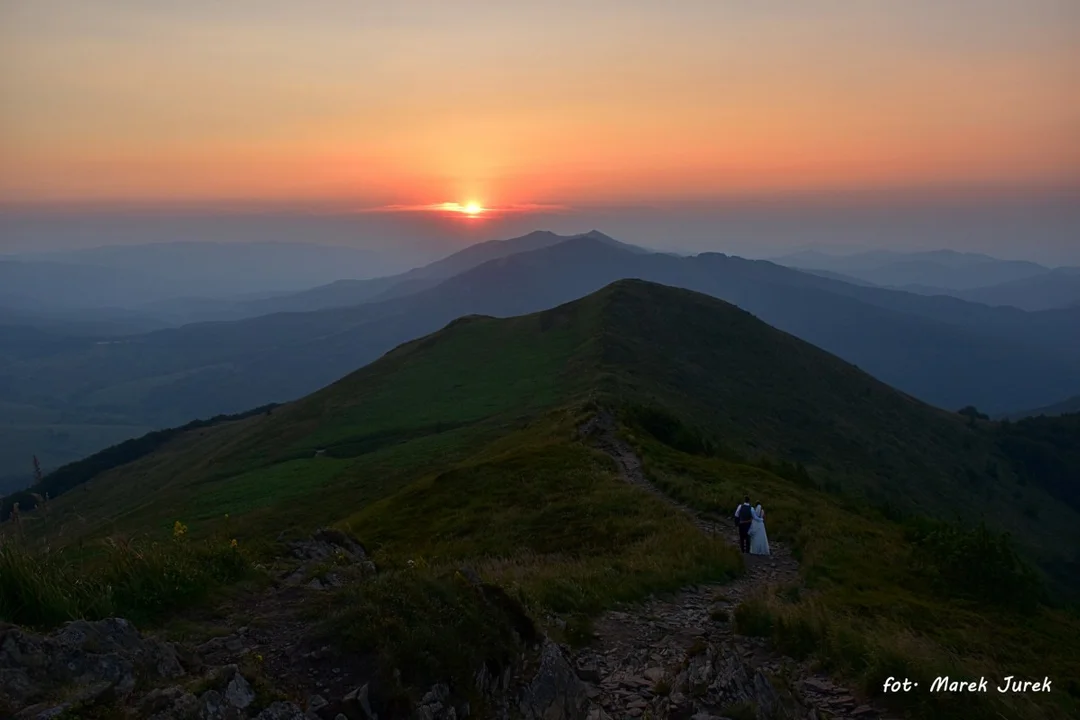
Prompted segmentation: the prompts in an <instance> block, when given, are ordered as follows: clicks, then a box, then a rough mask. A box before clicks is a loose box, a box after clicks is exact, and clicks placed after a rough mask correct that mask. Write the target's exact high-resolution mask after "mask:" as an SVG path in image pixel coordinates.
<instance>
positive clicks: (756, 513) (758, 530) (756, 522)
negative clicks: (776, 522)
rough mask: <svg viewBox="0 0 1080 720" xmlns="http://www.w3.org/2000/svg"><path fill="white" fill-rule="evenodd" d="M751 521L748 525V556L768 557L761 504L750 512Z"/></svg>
mask: <svg viewBox="0 0 1080 720" xmlns="http://www.w3.org/2000/svg"><path fill="white" fill-rule="evenodd" d="M751 514H752V515H753V518H754V519H753V521H751V523H750V554H751V555H768V554H769V536H768V535H767V534H766V532H765V511H764V510H763V509H762V508H761V503H758V506H757V507H756V508H754V509H753V510H752V511H751Z"/></svg>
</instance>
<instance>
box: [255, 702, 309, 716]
mask: <svg viewBox="0 0 1080 720" xmlns="http://www.w3.org/2000/svg"><path fill="white" fill-rule="evenodd" d="M255 717H256V720H305V718H304V711H303V710H301V709H300V708H299V707H298V706H296V705H294V704H293V703H288V702H281V701H278V702H275V703H273V704H272V705H271V706H270V707H268V708H266V709H265V710H263V711H262V712H261V713H259V714H258V715H256V716H255Z"/></svg>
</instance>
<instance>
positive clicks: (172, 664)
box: [0, 618, 184, 708]
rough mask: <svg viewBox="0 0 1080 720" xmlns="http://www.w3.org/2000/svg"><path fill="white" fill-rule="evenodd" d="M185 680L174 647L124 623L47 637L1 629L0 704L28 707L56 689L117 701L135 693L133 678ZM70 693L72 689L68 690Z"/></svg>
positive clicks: (72, 628) (81, 625) (78, 624)
mask: <svg viewBox="0 0 1080 720" xmlns="http://www.w3.org/2000/svg"><path fill="white" fill-rule="evenodd" d="M137 675H138V676H147V677H150V678H165V679H171V678H177V677H181V676H183V675H184V669H183V667H182V666H181V665H180V661H179V659H178V657H177V654H176V651H175V649H174V648H173V646H172V645H169V644H167V643H163V642H160V641H158V640H156V639H154V638H147V637H143V636H142V635H141V634H140V633H139V631H138V630H136V629H135V627H134V626H133V625H131V623H129V622H127V621H126V620H124V619H122V618H108V619H106V620H98V621H93V622H91V621H86V620H76V621H74V622H70V623H68V624H66V625H65V626H64V627H62V628H61V629H59V630H57V631H54V632H53V633H51V634H49V635H38V634H36V633H32V632H28V631H26V630H23V629H21V628H18V627H15V626H13V625H6V626H0V677H2V678H3V684H2V686H0V701H4V700H7V701H8V702H10V704H12V705H14V706H16V707H24V708H26V707H30V706H32V705H33V704H34V703H36V702H40V701H42V700H44V699H46V698H48V697H50V696H55V694H56V693H57V691H58V690H59V689H60V688H73V689H74V690H75V693H76V697H78V696H79V694H81V693H85V692H89V693H91V694H96V695H99V696H100V695H102V694H104V693H106V692H109V693H114V694H115V696H116V697H117V698H119V699H123V698H125V697H127V696H128V695H129V694H130V693H131V691H132V690H133V689H134V688H135V678H136V676H137ZM68 692H70V690H69V691H68Z"/></svg>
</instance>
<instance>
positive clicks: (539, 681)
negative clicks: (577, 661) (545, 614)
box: [518, 638, 589, 720]
mask: <svg viewBox="0 0 1080 720" xmlns="http://www.w3.org/2000/svg"><path fill="white" fill-rule="evenodd" d="M588 702H589V700H588V696H587V695H586V694H585V686H584V684H583V683H582V682H581V680H580V679H579V678H578V676H577V673H575V672H574V668H573V666H571V664H570V662H569V660H567V658H566V655H565V654H564V652H563V650H562V648H560V647H559V646H558V645H556V644H555V643H553V642H552V641H550V640H548V639H546V638H545V639H544V641H543V646H542V647H541V650H540V667H539V669H537V671H536V674H535V675H534V676H533V678H532V681H531V682H530V683H528V684H527V685H526V686H525V687H524V688H522V690H521V694H520V696H519V699H518V709H519V710H520V712H521V714H522V716H523V717H525V718H526V719H527V720H572V719H576V718H585V717H586V714H587V708H588Z"/></svg>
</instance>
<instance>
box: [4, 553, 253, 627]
mask: <svg viewBox="0 0 1080 720" xmlns="http://www.w3.org/2000/svg"><path fill="white" fill-rule="evenodd" d="M184 534H185V533H184V532H178V533H177V536H176V537H175V538H174V539H173V540H171V541H165V542H148V541H147V542H127V541H122V540H109V541H107V542H104V543H102V544H101V545H100V546H99V547H97V548H95V550H96V552H95V553H92V554H91V556H90V557H89V558H79V559H76V558H74V557H71V555H74V553H65V552H64V551H62V550H59V551H54V550H50V549H48V548H41V549H30V548H27V547H26V546H24V545H23V544H21V543H19V542H7V543H5V544H4V545H2V546H0V620H3V621H5V622H11V623H16V624H19V625H25V626H29V627H35V628H41V629H47V628H51V627H55V626H57V625H60V624H61V623H63V622H66V621H68V620H74V619H77V618H86V619H91V620H95V619H101V618H106V617H114V616H121V617H125V618H127V619H130V620H133V621H135V622H152V621H155V620H158V619H160V618H161V617H163V616H164V615H165V614H167V613H168V612H169V611H171V610H174V609H176V608H180V607H185V606H187V605H190V604H191V603H193V602H196V601H198V600H201V599H203V598H205V597H206V596H207V595H208V593H209V592H210V591H211V590H213V589H214V588H216V587H219V586H220V585H222V584H224V583H228V582H231V581H235V580H237V579H239V578H241V577H243V576H244V575H245V574H246V573H247V572H248V569H249V567H250V564H249V561H248V559H247V558H246V557H245V555H244V553H243V552H241V550H240V548H239V546H238V545H236V544H233V543H232V542H231V541H226V540H217V541H210V540H207V541H189V540H188V539H187V538H186V537H184Z"/></svg>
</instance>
